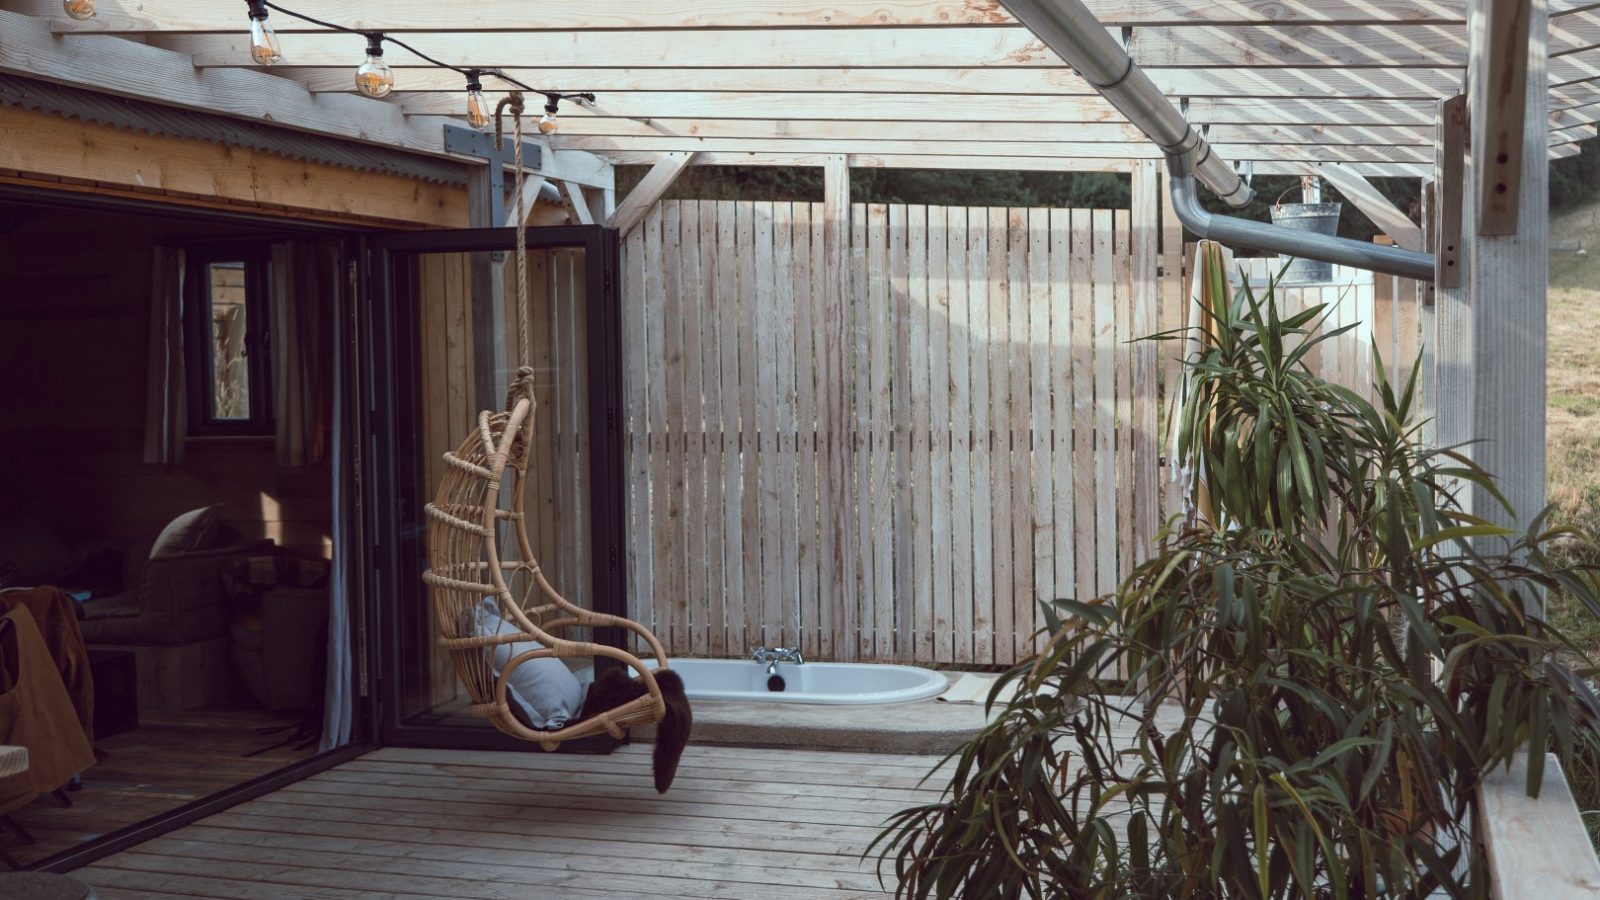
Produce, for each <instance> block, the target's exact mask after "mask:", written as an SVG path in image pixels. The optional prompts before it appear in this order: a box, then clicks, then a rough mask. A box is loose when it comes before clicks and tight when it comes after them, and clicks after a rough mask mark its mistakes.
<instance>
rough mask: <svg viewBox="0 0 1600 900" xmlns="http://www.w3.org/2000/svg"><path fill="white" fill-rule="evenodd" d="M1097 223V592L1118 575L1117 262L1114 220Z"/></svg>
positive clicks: (1104, 217)
mask: <svg viewBox="0 0 1600 900" xmlns="http://www.w3.org/2000/svg"><path fill="white" fill-rule="evenodd" d="M1093 222H1094V251H1093V255H1094V344H1093V349H1094V398H1095V402H1094V491H1095V497H1094V511H1095V515H1094V518H1095V526H1094V534H1095V573H1094V574H1095V588H1094V589H1095V593H1096V594H1104V593H1106V592H1107V591H1110V590H1111V589H1112V587H1114V586H1115V578H1116V571H1117V537H1118V523H1117V448H1116V427H1117V394H1116V384H1117V353H1116V340H1117V298H1118V295H1119V294H1120V292H1119V291H1118V290H1117V260H1116V257H1115V256H1113V255H1112V253H1113V248H1114V247H1115V245H1116V244H1115V242H1116V220H1115V217H1114V215H1113V214H1112V212H1111V210H1099V209H1097V210H1095V211H1094V216H1093Z"/></svg>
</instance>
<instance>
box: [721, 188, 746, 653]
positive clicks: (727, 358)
mask: <svg viewBox="0 0 1600 900" xmlns="http://www.w3.org/2000/svg"><path fill="white" fill-rule="evenodd" d="M737 217H738V207H737V206H736V205H735V204H734V202H733V201H731V200H719V201H717V305H718V308H719V309H720V310H721V315H720V316H719V321H718V323H717V344H718V347H717V360H718V368H719V370H720V371H721V373H722V384H721V390H722V397H721V406H722V417H721V418H722V428H721V430H720V432H719V434H718V436H717V465H718V467H719V470H720V472H721V475H722V507H721V515H719V516H717V523H718V525H719V526H720V527H721V528H722V561H723V562H722V567H723V590H724V591H725V592H726V596H727V600H726V603H725V604H724V607H723V616H722V621H723V630H724V631H725V632H726V635H727V638H726V639H727V649H728V651H729V653H730V654H733V655H741V654H742V652H743V651H744V649H745V648H747V647H749V646H750V644H749V643H748V641H749V634H748V633H747V631H746V628H747V625H746V620H745V617H744V610H745V608H746V606H747V604H746V602H745V601H746V598H747V597H748V596H749V595H748V594H747V593H746V592H745V582H746V575H745V571H746V567H747V560H746V559H745V550H744V528H743V523H742V516H743V511H744V478H743V469H742V466H741V463H740V456H739V440H740V437H739V410H740V403H741V391H740V381H739V347H740V346H741V344H740V340H741V339H742V335H741V333H740V323H741V321H742V317H743V312H742V307H743V305H744V304H743V300H742V294H741V293H740V290H739V253H738V246H739V245H738V243H737V240H738V223H737Z"/></svg>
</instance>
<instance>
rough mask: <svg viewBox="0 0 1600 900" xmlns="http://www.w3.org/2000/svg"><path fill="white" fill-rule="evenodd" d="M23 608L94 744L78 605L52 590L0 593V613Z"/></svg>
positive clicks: (90, 680) (89, 678) (86, 652)
mask: <svg viewBox="0 0 1600 900" xmlns="http://www.w3.org/2000/svg"><path fill="white" fill-rule="evenodd" d="M19 605H21V606H26V607H27V608H28V612H29V613H31V614H32V615H33V622H34V624H35V625H37V626H39V634H40V635H42V636H43V637H44V645H45V647H46V648H47V649H48V650H49V651H50V658H51V659H53V660H55V664H56V671H58V672H60V673H61V683H62V684H63V685H64V686H65V687H66V689H67V694H68V695H69V696H70V697H72V708H73V709H74V710H76V711H77V713H78V724H80V725H82V726H83V733H84V734H86V735H88V737H89V742H90V743H91V744H92V743H94V673H93V672H92V671H91V670H90V668H89V648H88V647H86V646H84V643H83V631H82V630H81V629H80V628H79V627H78V609H77V606H78V604H77V603H75V602H73V599H72V598H71V597H69V596H67V594H66V592H65V591H62V590H60V589H59V588H53V587H35V588H25V589H23V590H12V591H4V592H0V613H3V612H6V611H7V610H10V609H12V608H13V607H15V606H19Z"/></svg>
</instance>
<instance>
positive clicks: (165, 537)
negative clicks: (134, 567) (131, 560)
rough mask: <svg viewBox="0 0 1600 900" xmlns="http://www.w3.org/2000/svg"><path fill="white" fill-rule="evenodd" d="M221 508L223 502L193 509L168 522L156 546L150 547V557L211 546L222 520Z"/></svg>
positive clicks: (157, 539)
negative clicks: (218, 524)
mask: <svg viewBox="0 0 1600 900" xmlns="http://www.w3.org/2000/svg"><path fill="white" fill-rule="evenodd" d="M221 510H222V504H221V503H218V504H216V505H214V506H207V507H203V508H201V509H191V510H189V511H188V512H186V513H184V514H183V515H181V516H179V517H177V518H176V519H173V520H172V521H171V522H168V523H167V527H166V528H163V529H161V536H160V537H158V538H156V542H155V546H153V547H151V548H150V558H151V559H155V558H157V557H160V556H175V555H177V554H179V553H189V552H191V551H194V550H205V549H206V548H208V547H210V546H211V540H212V538H214V537H215V536H216V533H217V523H218V522H219V521H220V520H221V515H222V514H221Z"/></svg>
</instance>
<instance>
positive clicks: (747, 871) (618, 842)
mask: <svg viewBox="0 0 1600 900" xmlns="http://www.w3.org/2000/svg"><path fill="white" fill-rule="evenodd" d="M937 760H938V758H937V757H927V756H892V755H879V754H851V753H830V752H817V751H802V750H760V749H744V748H734V747H698V748H697V747H690V748H689V750H688V751H687V752H686V753H685V756H684V760H683V763H682V765H681V767H680V768H679V770H678V777H677V781H676V783H675V784H674V785H673V788H672V790H671V792H669V793H668V794H666V795H665V796H661V795H658V794H656V792H655V789H654V788H653V787H652V785H651V780H650V748H649V747H648V746H639V745H636V746H631V747H624V748H622V749H621V750H619V751H618V752H616V753H615V754H613V755H611V756H606V757H590V756H571V755H554V754H546V753H541V752H538V751H531V752H528V753H490V752H472V751H444V750H409V749H400V748H386V749H383V750H379V751H376V752H374V753H372V754H369V755H367V756H365V757H362V758H361V759H358V760H355V761H353V762H350V763H347V764H345V765H342V766H339V767H337V768H335V769H332V770H329V771H328V772H325V773H323V774H321V775H318V776H315V777H313V778H311V779H308V780H306V781H303V782H300V783H298V784H295V785H293V786H291V787H288V788H285V789H283V790H280V791H277V792H275V793H273V794H270V795H267V796H266V797H262V798H260V799H257V800H253V801H251V802H249V803H245V804H242V805H240V806H236V807H234V808H233V809H231V810H229V811H227V812H225V813H222V814H219V815H216V816H212V817H211V818H208V819H205V820H203V821H201V822H199V823H197V824H195V825H192V826H189V827H187V828H184V829H182V830H179V831H176V832H173V833H172V834H169V835H167V836H166V837H163V838H159V839H156V840H153V841H150V842H148V843H146V844H142V845H140V846H139V847H137V848H135V849H134V850H130V851H127V852H124V853H119V854H117V855H115V856H111V857H107V858H106V859H104V860H101V861H100V862H99V863H97V864H95V865H93V866H90V867H87V868H84V869H80V870H78V871H77V872H75V873H73V874H74V875H76V876H77V877H79V878H82V879H83V880H85V881H88V882H90V883H92V884H93V885H95V887H96V889H97V890H98V891H99V893H100V894H101V896H102V897H106V898H117V897H150V896H183V897H228V898H280V897H314V898H326V900H367V898H378V897H397V896H398V897H408V898H409V897H451V898H507V900H522V898H530V897H537V898H568V897H570V898H575V900H581V898H601V897H604V898H626V897H648V898H661V897H685V898H707V897H736V898H773V900H780V898H781V900H796V898H807V900H810V898H816V900H842V898H860V897H875V896H880V895H882V894H884V893H888V892H886V891H884V890H883V889H882V888H881V887H880V886H879V884H878V879H877V876H876V874H875V871H876V860H865V861H864V860H862V858H861V856H862V853H863V851H865V849H866V848H867V845H868V844H869V843H870V842H871V841H872V839H873V838H874V837H875V836H876V835H877V834H878V832H879V828H880V825H881V823H882V822H883V821H884V819H885V818H886V817H887V816H888V815H890V814H891V813H893V812H895V811H897V810H900V809H904V808H905V807H907V806H910V805H913V804H915V803H919V802H924V801H926V800H929V799H932V798H934V797H936V796H937V794H938V790H939V783H938V782H937V781H936V780H934V781H930V782H929V783H928V784H927V785H921V786H919V781H920V780H921V778H922V777H923V776H924V775H925V774H927V773H928V771H929V770H930V769H931V768H932V767H933V766H934V764H935V763H936V762H937Z"/></svg>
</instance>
